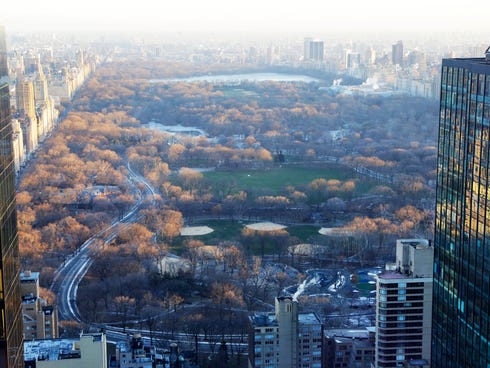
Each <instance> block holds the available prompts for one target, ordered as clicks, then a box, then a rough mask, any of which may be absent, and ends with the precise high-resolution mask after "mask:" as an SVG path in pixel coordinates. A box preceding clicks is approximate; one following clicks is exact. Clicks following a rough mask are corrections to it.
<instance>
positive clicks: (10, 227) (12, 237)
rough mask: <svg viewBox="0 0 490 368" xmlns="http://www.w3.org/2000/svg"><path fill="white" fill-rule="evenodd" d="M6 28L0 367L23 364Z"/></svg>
mask: <svg viewBox="0 0 490 368" xmlns="http://www.w3.org/2000/svg"><path fill="white" fill-rule="evenodd" d="M14 175H15V174H14V160H13V156H12V124H11V122H10V95H9V85H8V69H7V49H6V42H5V30H4V28H3V27H2V26H0V222H1V230H0V367H2V368H3V367H7V368H21V367H24V354H23V336H22V307H21V296H20V262H19V246H18V239H17V212H16V207H15V206H16V205H15V178H14Z"/></svg>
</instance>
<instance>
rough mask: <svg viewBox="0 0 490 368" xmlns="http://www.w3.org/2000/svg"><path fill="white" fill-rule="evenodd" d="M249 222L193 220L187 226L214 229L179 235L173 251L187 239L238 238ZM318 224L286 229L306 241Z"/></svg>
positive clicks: (211, 242) (212, 241) (314, 233)
mask: <svg viewBox="0 0 490 368" xmlns="http://www.w3.org/2000/svg"><path fill="white" fill-rule="evenodd" d="M249 223H250V222H246V221H234V220H214V219H213V220H200V221H195V222H193V223H192V224H189V226H209V227H210V228H212V229H213V230H214V231H213V232H212V233H210V234H206V235H196V236H192V237H190V236H180V237H178V238H177V239H175V240H174V242H173V251H174V252H177V253H178V252H180V250H181V247H182V243H183V242H184V241H185V240H187V239H196V240H201V241H202V242H204V243H205V244H218V243H219V242H221V241H233V240H238V239H239V238H240V235H241V233H242V230H243V229H244V228H245V226H246V225H247V224H249ZM318 230H320V228H319V227H318V226H313V225H293V226H288V227H287V228H286V231H287V232H288V233H289V234H290V235H291V236H294V237H296V238H298V239H300V241H301V242H303V243H306V242H308V241H309V240H310V239H311V238H312V237H314V236H317V235H318Z"/></svg>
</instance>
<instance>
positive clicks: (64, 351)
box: [24, 333, 102, 361]
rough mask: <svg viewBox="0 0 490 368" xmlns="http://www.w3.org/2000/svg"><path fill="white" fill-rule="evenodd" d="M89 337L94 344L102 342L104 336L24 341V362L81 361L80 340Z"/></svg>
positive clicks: (94, 335)
mask: <svg viewBox="0 0 490 368" xmlns="http://www.w3.org/2000/svg"><path fill="white" fill-rule="evenodd" d="M84 337H88V338H92V341H93V342H97V341H102V334H100V333H99V334H87V335H81V336H80V338H78V339H40V340H31V341H24V360H25V361H37V360H61V359H80V358H81V351H80V345H79V342H80V339H81V338H84Z"/></svg>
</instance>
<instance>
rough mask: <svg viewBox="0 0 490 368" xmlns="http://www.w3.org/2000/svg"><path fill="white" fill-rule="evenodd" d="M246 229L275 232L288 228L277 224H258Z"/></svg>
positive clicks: (248, 226)
mask: <svg viewBox="0 0 490 368" xmlns="http://www.w3.org/2000/svg"><path fill="white" fill-rule="evenodd" d="M246 227H247V228H249V229H252V230H261V231H275V230H282V229H285V228H286V227H287V226H284V225H279V224H275V223H273V222H257V223H255V224H250V225H246Z"/></svg>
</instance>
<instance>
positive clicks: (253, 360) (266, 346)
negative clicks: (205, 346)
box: [248, 297, 323, 368]
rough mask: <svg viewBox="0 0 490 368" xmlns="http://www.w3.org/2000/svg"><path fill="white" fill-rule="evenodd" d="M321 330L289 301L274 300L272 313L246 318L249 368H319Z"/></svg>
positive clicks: (315, 320) (311, 315) (313, 316)
mask: <svg viewBox="0 0 490 368" xmlns="http://www.w3.org/2000/svg"><path fill="white" fill-rule="evenodd" d="M322 339H323V326H322V323H321V321H320V319H319V318H318V316H317V315H316V314H314V313H298V302H297V301H296V300H294V299H293V298H292V297H279V298H276V303H275V313H257V314H254V315H252V316H250V318H249V339H248V343H249V354H248V355H249V367H251V368H298V367H299V368H320V367H321V366H322Z"/></svg>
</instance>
